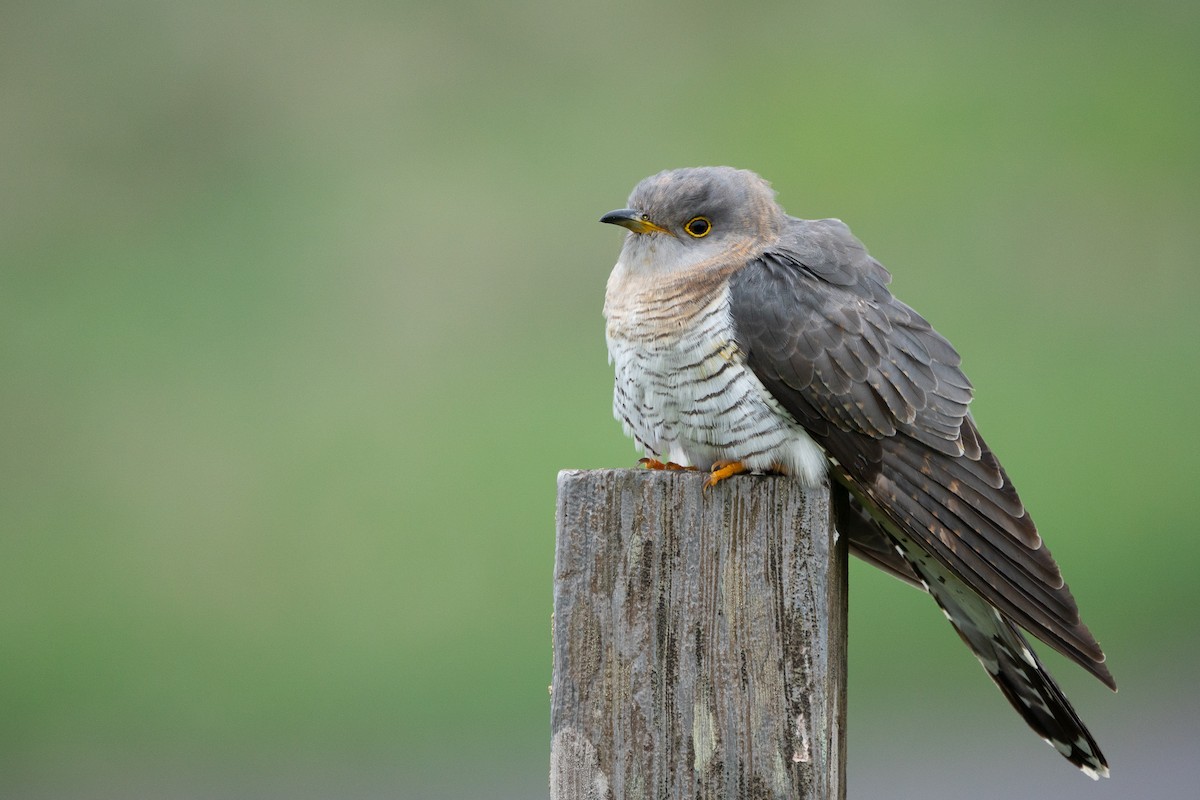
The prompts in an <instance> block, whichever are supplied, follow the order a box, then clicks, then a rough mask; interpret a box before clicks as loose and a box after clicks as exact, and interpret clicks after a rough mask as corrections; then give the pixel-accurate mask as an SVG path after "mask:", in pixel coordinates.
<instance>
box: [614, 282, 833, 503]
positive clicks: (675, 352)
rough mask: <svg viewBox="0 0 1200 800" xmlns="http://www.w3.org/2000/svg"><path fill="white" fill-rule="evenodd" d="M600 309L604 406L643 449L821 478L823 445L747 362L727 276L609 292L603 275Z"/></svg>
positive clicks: (688, 460) (697, 461) (687, 462)
mask: <svg viewBox="0 0 1200 800" xmlns="http://www.w3.org/2000/svg"><path fill="white" fill-rule="evenodd" d="M617 269H618V270H620V269H621V265H620V264H618V265H617ZM614 275H616V272H615V271H614ZM606 315H607V316H608V331H607V333H608V353H609V358H610V359H611V360H612V362H613V365H614V367H615V371H616V382H615V385H614V392H613V414H614V416H616V418H617V419H618V420H619V421H620V422H621V423H622V425H623V427H624V429H625V433H626V434H627V435H629V436H631V437H633V439H634V440H635V441H636V442H637V444H638V446H639V447H641V448H642V449H643V450H644V451H645V452H646V454H647V455H650V456H652V457H655V458H659V459H662V460H669V461H674V462H676V463H678V464H682V465H684V466H695V467H699V468H701V469H707V468H709V467H710V466H711V465H712V463H713V462H714V461H719V460H729V461H740V462H742V463H743V464H745V465H746V466H747V467H748V468H750V469H751V470H754V471H769V470H772V469H778V468H782V469H783V470H785V471H786V472H787V473H788V474H791V475H793V476H795V477H796V478H797V479H798V480H800V481H801V482H803V483H805V484H806V485H810V486H811V485H815V484H817V483H818V482H820V481H821V480H822V479H823V478H824V476H825V472H826V470H827V468H828V459H827V458H826V456H825V453H824V451H822V450H821V448H820V447H819V446H818V445H817V444H816V442H814V441H813V440H812V439H811V438H810V437H809V435H808V434H807V432H805V430H804V429H803V428H802V427H801V426H800V425H799V424H798V423H796V421H795V420H794V419H793V418H792V416H791V415H790V414H789V413H788V412H787V411H786V410H785V409H784V408H783V407H782V406H780V405H779V403H778V402H777V401H776V400H775V399H774V398H773V397H772V396H771V395H770V394H769V393H768V392H767V390H766V388H765V387H764V386H763V385H762V383H761V382H760V381H759V380H758V378H757V377H756V376H755V375H754V373H753V372H752V371H751V370H750V368H749V366H748V365H747V364H746V355H745V353H744V352H742V350H741V349H740V348H739V346H738V344H737V342H736V338H735V335H734V327H733V320H732V318H731V315H730V310H729V290H728V286H727V284H724V283H722V285H721V287H719V288H711V289H710V290H709V291H707V292H704V291H701V290H698V291H697V292H695V296H688V295H687V292H686V291H685V292H684V293H683V294H681V293H679V292H670V291H660V292H654V293H650V292H646V293H644V294H643V295H642V296H641V297H640V298H636V299H635V298H628V297H622V298H617V299H616V300H614V298H613V297H612V286H611V283H610V298H609V302H608V303H606Z"/></svg>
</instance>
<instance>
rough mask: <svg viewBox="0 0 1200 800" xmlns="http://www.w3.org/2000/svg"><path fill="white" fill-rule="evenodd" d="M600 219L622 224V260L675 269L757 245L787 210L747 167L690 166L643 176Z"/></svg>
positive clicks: (768, 238) (774, 232)
mask: <svg viewBox="0 0 1200 800" xmlns="http://www.w3.org/2000/svg"><path fill="white" fill-rule="evenodd" d="M600 221H601V222H607V223H611V224H614V225H621V226H622V227H625V228H628V229H629V230H630V231H631V234H630V235H629V236H627V237H626V239H625V246H624V248H623V249H622V251H621V262H622V263H623V264H625V266H626V267H627V268H630V269H650V270H656V271H658V270H674V269H682V268H686V267H689V266H693V265H695V264H698V263H701V262H704V261H708V260H710V259H712V258H715V257H718V256H720V255H721V254H723V253H728V252H730V251H733V250H738V251H741V252H745V248H750V249H761V248H762V247H765V246H766V245H767V244H770V243H771V242H772V241H774V240H775V239H776V238H777V237H778V236H779V233H780V231H781V230H782V229H783V226H784V223H785V222H786V221H787V215H786V214H784V212H783V209H781V208H780V207H779V204H778V203H776V202H775V192H774V191H773V190H772V189H771V186H770V184H768V183H767V182H766V181H765V180H763V179H762V178H760V177H759V176H758V175H756V174H754V173H753V172H750V171H749V170H743V169H733V168H732V167H694V168H689V169H674V170H667V171H665V172H660V173H658V174H657V175H652V176H650V177H649V178H646V179H645V180H643V181H642V182H641V183H639V184H638V185H637V186H636V187H634V190H633V193H632V194H631V195H629V207H628V208H623V209H620V210H617V211H613V212H610V213H608V214H605V215H604V216H603V217H602V218H601V219H600Z"/></svg>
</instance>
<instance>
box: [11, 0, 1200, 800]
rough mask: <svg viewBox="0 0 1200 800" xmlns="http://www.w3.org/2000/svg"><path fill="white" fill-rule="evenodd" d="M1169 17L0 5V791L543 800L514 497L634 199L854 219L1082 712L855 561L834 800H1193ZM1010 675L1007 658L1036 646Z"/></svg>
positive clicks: (627, 457) (1188, 472)
mask: <svg viewBox="0 0 1200 800" xmlns="http://www.w3.org/2000/svg"><path fill="white" fill-rule="evenodd" d="M1198 144H1200V5H1198V4H1196V3H1189V2H1183V0H1179V1H1178V2H1171V1H1169V0H1148V1H1147V2H1139V3H1121V2H1104V0H1101V1H1100V2H1093V3H1086V4H1084V3H1041V2H987V0H966V2H958V3H938V2H928V1H926V2H905V3H888V2H881V1H880V0H842V1H841V2H836V3H835V2H815V3H793V2H764V3H747V4H738V3H729V2H723V3H711V2H702V1H700V0H696V1H694V2H690V3H661V4H647V3H639V2H615V3H561V2H535V1H532V0H525V1H523V2H513V3H491V2H453V1H450V2H444V3H414V2H399V3H395V2H393V3H388V2H378V1H376V2H368V1H367V0H340V2H336V3H335V2H329V1H328V0H324V1H313V2H303V1H300V2H287V3H284V2H269V1H268V2H255V3H243V2H229V1H228V0H215V1H214V2H207V3H194V2H181V1H176V2H169V1H166V0H158V2H150V0H113V1H112V2H106V3H95V2H52V3H42V2H28V1H26V2H17V1H14V2H7V3H5V4H4V5H3V7H2V8H0V375H2V377H0V411H2V414H0V481H2V483H0V796H3V797H12V798H55V799H65V800H69V799H70V798H127V797H160V798H237V797H262V798H271V797H279V798H326V797H337V798H391V797H402V798H468V797H479V798H484V797H486V798H529V797H546V796H547V787H546V774H547V762H548V751H549V735H548V716H549V711H548V697H547V691H546V690H547V685H548V684H549V681H550V655H551V654H550V638H549V630H550V610H551V578H552V562H553V542H554V529H553V511H554V487H555V474H556V471H557V470H559V469H560V468H565V467H601V466H621V465H632V464H633V461H634V459H635V458H636V456H637V454H636V453H635V452H634V450H633V449H632V446H631V444H630V443H629V442H628V441H626V440H625V439H624V437H623V436H622V435H621V433H620V430H619V428H618V426H617V425H616V423H614V422H613V421H612V420H611V418H610V380H611V376H610V372H609V368H608V366H607V364H606V358H605V350H604V343H603V331H602V322H601V318H600V305H601V300H602V295H603V289H604V283H605V279H606V277H607V274H608V271H609V268H610V266H611V264H612V262H613V261H614V259H615V257H616V253H617V250H618V248H619V245H620V232H619V231H616V230H614V229H612V228H609V227H607V226H601V225H598V224H596V221H597V219H598V218H599V216H600V215H601V214H602V213H604V212H606V211H608V210H610V209H612V208H616V207H620V206H622V205H623V204H624V200H625V197H626V195H627V193H628V191H629V189H630V188H631V187H632V186H633V184H634V183H635V182H636V181H637V180H639V179H640V178H642V177H643V176H645V175H647V174H650V173H652V172H656V171H658V170H660V169H663V168H666V167H672V166H687V165H697V164H733V165H736V166H742V167H748V168H752V169H755V170H757V171H759V172H760V173H762V174H763V175H764V176H766V177H768V178H769V179H770V180H771V181H772V182H773V183H774V185H775V187H776V188H777V189H778V191H779V196H780V199H781V201H782V202H783V204H784V205H785V207H786V208H787V209H789V211H791V212H792V213H793V214H796V215H798V216H808V217H817V216H837V217H841V218H842V219H844V220H846V221H847V222H848V223H849V224H850V225H851V226H852V227H853V229H854V230H855V232H856V233H857V234H858V235H859V236H860V237H861V238H862V239H864V240H865V241H866V243H867V244H868V246H869V247H870V248H871V250H872V252H873V253H874V254H875V255H876V256H877V257H878V258H879V259H880V260H882V261H883V262H884V263H885V264H886V265H888V266H889V267H890V268H891V269H892V271H893V273H894V274H895V276H896V278H895V282H894V284H893V286H894V289H895V290H896V292H897V294H898V295H900V296H901V297H902V298H903V299H905V300H906V301H907V302H909V303H910V304H912V305H914V306H916V307H917V308H918V309H920V310H921V311H922V312H924V313H925V314H926V316H928V317H929V318H930V319H931V320H932V321H933V322H934V323H935V324H936V325H937V326H938V328H939V329H940V330H941V331H942V332H944V333H945V334H946V335H947V336H949V338H950V339H951V340H952V341H954V342H955V343H956V344H957V346H958V347H959V349H960V350H961V351H962V352H963V353H964V354H965V366H966V368H967V371H968V374H969V375H970V376H971V377H972V378H973V380H974V381H975V383H976V386H977V389H978V400H977V402H976V404H975V406H974V409H975V414H976V417H977V419H978V420H979V421H980V423H981V425H982V428H983V430H984V431H985V433H986V435H987V436H988V438H989V441H990V442H991V443H992V444H993V445H994V447H995V449H996V450H997V451H998V453H999V454H1000V455H1001V457H1002V458H1003V459H1004V461H1005V464H1006V465H1007V467H1008V470H1009V472H1010V473H1011V474H1012V475H1013V476H1014V477H1015V480H1016V482H1017V485H1018V486H1019V487H1020V488H1021V490H1022V493H1023V495H1024V497H1025V499H1026V502H1027V504H1028V506H1029V507H1030V508H1031V509H1032V510H1033V512H1034V514H1035V517H1036V518H1037V519H1038V521H1039V523H1040V526H1041V528H1042V530H1043V532H1044V533H1045V534H1046V536H1047V539H1048V541H1049V543H1050V545H1051V547H1052V548H1053V550H1054V552H1055V554H1056V556H1057V557H1058V558H1059V560H1060V561H1061V562H1062V564H1063V565H1064V568H1065V570H1066V574H1067V576H1068V578H1069V580H1070V581H1071V583H1072V586H1073V588H1074V590H1075V594H1076V596H1077V598H1078V599H1079V601H1080V604H1081V606H1082V608H1083V609H1084V612H1085V617H1086V619H1088V620H1089V622H1090V624H1091V626H1092V628H1093V630H1094V631H1095V633H1096V634H1097V636H1098V637H1099V638H1100V640H1101V642H1102V643H1103V644H1104V645H1105V647H1106V649H1107V650H1108V652H1109V653H1110V662H1111V666H1112V668H1113V672H1114V673H1115V674H1116V676H1117V678H1118V681H1119V682H1120V684H1121V692H1120V693H1119V694H1117V695H1111V694H1110V693H1109V692H1107V690H1105V689H1104V688H1103V687H1102V686H1100V684H1099V683H1097V682H1096V681H1094V680H1092V679H1090V678H1089V677H1087V676H1086V675H1085V674H1084V673H1083V672H1082V671H1081V670H1078V669H1076V668H1073V667H1070V666H1069V665H1067V664H1066V663H1065V662H1064V661H1063V660H1062V659H1060V658H1057V657H1056V656H1054V655H1047V660H1048V662H1049V663H1050V665H1051V668H1052V669H1053V670H1054V671H1055V673H1056V675H1057V676H1058V677H1059V678H1060V679H1061V681H1062V683H1063V684H1064V687H1065V688H1066V690H1067V692H1068V694H1070V696H1071V697H1072V699H1073V700H1074V701H1075V703H1076V706H1077V707H1078V709H1079V711H1080V713H1081V714H1082V716H1083V717H1084V718H1085V720H1087V721H1088V723H1089V724H1090V725H1091V726H1092V728H1093V730H1094V732H1095V734H1096V736H1097V738H1098V739H1099V740H1100V742H1101V743H1102V745H1103V746H1104V748H1105V749H1106V751H1107V752H1108V754H1109V756H1110V759H1111V762H1112V764H1113V769H1114V777H1113V778H1112V779H1111V780H1109V781H1106V782H1101V783H1100V784H1093V783H1092V782H1090V781H1088V780H1086V779H1085V778H1084V777H1082V776H1081V775H1079V774H1078V773H1077V772H1075V771H1074V770H1072V769H1071V768H1070V767H1069V766H1068V765H1067V764H1066V763H1065V762H1063V761H1062V760H1061V759H1060V758H1059V757H1058V756H1057V755H1056V754H1055V753H1054V752H1053V751H1051V750H1050V749H1049V748H1047V747H1046V746H1045V745H1044V744H1042V743H1041V742H1040V741H1038V740H1037V738H1036V737H1034V736H1033V735H1032V734H1030V733H1029V732H1028V731H1027V730H1026V729H1025V728H1024V726H1023V725H1022V723H1021V722H1020V721H1019V719H1018V718H1017V717H1016V715H1015V714H1013V713H1012V712H1011V711H1010V710H1009V709H1008V708H1007V706H1006V704H1005V702H1004V700H1003V699H1002V698H1001V697H1000V695H999V694H998V693H997V692H996V691H995V690H994V689H993V688H992V686H991V685H990V683H989V682H988V681H987V679H986V677H985V676H984V675H983V673H982V672H981V671H980V670H979V668H978V666H977V665H976V663H975V662H974V660H973V659H972V658H971V657H970V656H969V654H967V652H966V651H965V650H964V649H963V648H962V647H961V645H960V644H959V642H958V640H957V638H956V637H955V636H954V634H953V632H952V631H951V629H950V628H949V627H948V626H947V625H946V624H945V623H944V621H943V619H942V616H941V614H939V613H937V611H936V609H935V608H934V607H933V605H932V604H931V603H930V602H929V601H928V600H927V599H926V598H924V597H922V596H921V595H920V594H919V593H917V592H914V591H912V590H910V589H908V588H906V587H904V586H902V585H901V584H899V583H898V582H896V581H892V580H890V579H888V578H886V577H885V576H883V575H882V574H879V573H875V572H872V571H871V570H870V569H868V568H866V567H863V566H861V565H854V566H853V567H852V573H851V580H852V591H851V598H852V599H851V637H852V638H851V664H850V667H851V683H850V728H849V731H850V747H851V750H850V779H849V780H850V783H849V787H850V795H851V797H909V796H911V797H918V796H919V797H922V798H926V799H927V798H941V797H945V798H952V797H962V796H968V795H969V796H971V797H973V798H1011V797H1031V796H1048V797H1056V798H1074V797H1079V798H1084V797H1086V798H1092V799H1095V800H1099V799H1100V798H1128V797H1171V796H1175V797H1194V796H1195V795H1194V791H1195V788H1194V787H1195V776H1194V772H1195V759H1196V757H1197V755H1200V730H1198V723H1197V722H1196V720H1197V719H1198V718H1200V700H1198V696H1197V690H1196V688H1195V669H1196V667H1195V665H1196V659H1197V655H1198V653H1200V637H1198V635H1197V633H1196V630H1195V618H1196V613H1197V608H1198V603H1200V591H1198V589H1197V583H1196V567H1197V561H1198V558H1200V537H1198V536H1197V535H1196V533H1197V532H1196V526H1195V514H1194V511H1193V507H1194V504H1195V502H1196V494H1197V479H1198V478H1200V474H1198V473H1200V470H1198V469H1197V466H1196V463H1197V462H1196V453H1197V449H1196V445H1197V436H1196V431H1195V426H1196V424H1197V423H1196V410H1197V407H1198V401H1197V393H1198V391H1200V379H1198V375H1197V357H1196V353H1197V342H1200V316H1198V314H1197V310H1196V302H1197V296H1198V290H1200V277H1198V272H1200V270H1198V269H1197V263H1196V254H1197V253H1198V252H1200V224H1198V222H1197V218H1198V213H1200V147H1198V146H1197V145H1198ZM1043 649H1044V648H1043Z"/></svg>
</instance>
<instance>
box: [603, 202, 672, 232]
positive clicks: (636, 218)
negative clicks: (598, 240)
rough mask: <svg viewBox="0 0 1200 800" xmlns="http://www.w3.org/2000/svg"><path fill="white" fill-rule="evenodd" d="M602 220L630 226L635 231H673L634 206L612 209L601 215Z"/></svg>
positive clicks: (624, 226) (623, 226)
mask: <svg viewBox="0 0 1200 800" xmlns="http://www.w3.org/2000/svg"><path fill="white" fill-rule="evenodd" d="M600 221H601V222H605V223H608V224H609V225H620V226H621V227H622V228H628V229H629V230H631V231H633V232H634V233H666V234H670V233H671V232H670V231H669V230H667V229H666V228H664V227H662V226H660V225H655V224H654V223H653V222H651V221H650V220H649V219H648V218H647V217H646V215H645V214H643V213H642V212H640V211H638V210H637V209H634V208H620V209H617V210H616V211H610V212H608V213H607V214H605V215H604V216H603V217H601V218H600ZM672 235H673V234H672Z"/></svg>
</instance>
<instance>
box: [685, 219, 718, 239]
mask: <svg viewBox="0 0 1200 800" xmlns="http://www.w3.org/2000/svg"><path fill="white" fill-rule="evenodd" d="M683 229H684V230H685V231H687V233H688V236H691V237H692V238H693V239H703V238H704V237H705V236H708V234H710V233H712V223H711V222H709V221H708V217H692V218H691V219H689V220H688V222H687V225H684V226H683Z"/></svg>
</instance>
